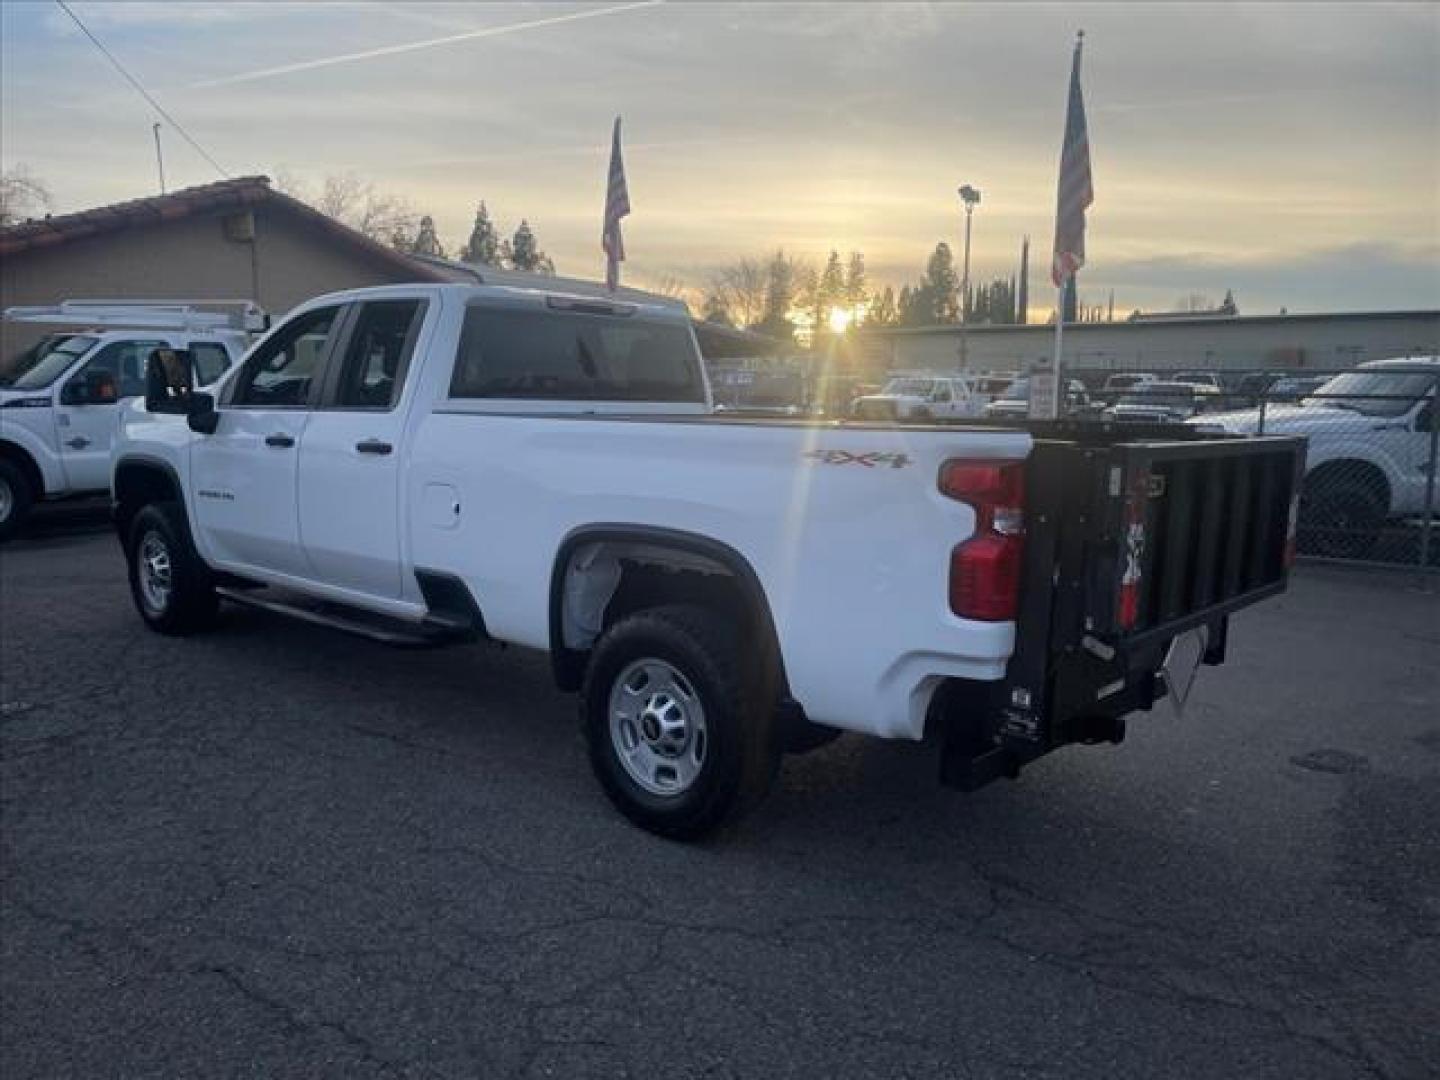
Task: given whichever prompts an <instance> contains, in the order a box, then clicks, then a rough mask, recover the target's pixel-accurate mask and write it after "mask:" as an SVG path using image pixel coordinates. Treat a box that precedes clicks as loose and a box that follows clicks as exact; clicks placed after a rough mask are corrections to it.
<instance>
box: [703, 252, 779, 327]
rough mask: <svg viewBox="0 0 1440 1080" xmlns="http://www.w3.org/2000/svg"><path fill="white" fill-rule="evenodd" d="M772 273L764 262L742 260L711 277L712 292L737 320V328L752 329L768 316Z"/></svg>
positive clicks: (759, 260)
mask: <svg viewBox="0 0 1440 1080" xmlns="http://www.w3.org/2000/svg"><path fill="white" fill-rule="evenodd" d="M768 284H769V270H768V267H767V266H766V264H765V261H764V260H763V259H740V260H739V261H737V262H734V263H731V264H730V265H729V266H722V267H721V268H720V269H719V270H717V271H715V272H714V273H713V274H711V275H710V293H711V294H712V295H714V296H715V297H716V298H717V299H718V300H719V301H720V303H721V304H722V305H723V306H724V308H725V310H726V311H727V312H728V313H729V314H730V317H731V318H732V319H733V320H734V322H735V325H737V326H743V327H752V326H756V325H758V324H759V322H760V320H761V319H763V318H764V317H765V295H766V290H767V287H768Z"/></svg>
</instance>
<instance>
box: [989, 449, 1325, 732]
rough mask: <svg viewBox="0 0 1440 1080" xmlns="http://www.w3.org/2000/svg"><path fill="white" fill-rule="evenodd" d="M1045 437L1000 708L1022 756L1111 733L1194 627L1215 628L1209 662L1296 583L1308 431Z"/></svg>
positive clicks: (1032, 468)
mask: <svg viewBox="0 0 1440 1080" xmlns="http://www.w3.org/2000/svg"><path fill="white" fill-rule="evenodd" d="M1034 434H1035V436H1036V444H1035V451H1034V454H1033V456H1032V458H1031V460H1030V464H1029V468H1028V473H1027V484H1028V497H1027V508H1026V538H1025V544H1026V554H1025V570H1024V580H1023V583H1022V587H1021V597H1020V616H1019V619H1018V626H1017V631H1018V632H1017V641H1016V650H1015V654H1014V656H1013V658H1012V660H1011V662H1010V665H1009V667H1008V669H1007V678H1006V680H1005V682H1004V684H1003V688H1002V689H1001V691H1000V696H1001V698H1002V700H1001V701H999V702H997V706H998V708H999V710H1000V715H1001V722H1000V724H999V731H998V734H999V735H1000V736H1001V737H1002V738H1003V739H1004V740H1005V741H1006V742H1008V743H1010V744H1011V749H1012V750H1013V751H1015V752H1018V753H1019V754H1020V756H1022V757H1027V758H1028V757H1035V756H1039V754H1043V753H1045V752H1046V751H1048V750H1050V749H1053V748H1054V747H1056V746H1059V745H1061V744H1063V743H1067V742H1074V741H1089V740H1093V739H1097V738H1107V737H1116V732H1117V729H1116V728H1115V726H1114V723H1115V722H1116V721H1119V719H1120V718H1121V717H1123V716H1124V714H1125V713H1127V712H1130V711H1133V710H1135V709H1143V708H1148V707H1149V706H1150V705H1151V704H1152V703H1153V702H1154V700H1155V697H1156V696H1157V694H1158V693H1159V692H1160V690H1159V688H1158V687H1157V685H1156V682H1157V680H1156V678H1155V672H1156V670H1157V668H1158V667H1159V666H1160V664H1161V662H1162V661H1163V659H1164V655H1165V650H1166V649H1167V648H1168V646H1169V644H1170V642H1171V641H1172V640H1173V639H1174V638H1175V637H1176V636H1177V635H1179V634H1181V633H1183V632H1185V631H1186V630H1189V629H1192V628H1194V627H1199V626H1205V627H1208V628H1209V646H1208V649H1207V653H1206V659H1207V661H1208V662H1210V663H1219V662H1221V660H1223V658H1224V648H1225V636H1226V628H1227V622H1226V620H1227V618H1228V616H1229V614H1230V613H1231V612H1233V611H1236V610H1238V609H1240V608H1243V607H1245V606H1247V605H1249V604H1253V603H1256V602H1257V601H1259V600H1262V599H1264V598H1265V597H1267V596H1271V595H1273V594H1275V593H1277V592H1280V591H1282V590H1283V589H1284V588H1285V584H1286V579H1287V576H1288V572H1289V562H1290V559H1289V551H1290V550H1293V549H1292V547H1291V545H1293V543H1294V521H1295V518H1294V515H1295V511H1296V505H1297V503H1296V499H1297V496H1298V492H1299V486H1300V480H1301V478H1302V476H1303V474H1304V458H1305V443H1304V440H1302V439H1293V438H1270V437H1266V438H1244V439H1237V438H1214V437H1193V433H1190V432H1188V431H1187V430H1186V429H1180V430H1177V429H1176V428H1175V427H1172V426H1165V427H1158V426H1157V427H1155V428H1152V429H1146V430H1145V431H1142V432H1135V433H1133V434H1131V433H1128V432H1125V431H1117V430H1116V429H1114V428H1109V427H1105V428H1098V427H1097V428H1093V429H1089V430H1087V429H1086V428H1085V427H1084V426H1078V425H1075V426H1070V427H1068V428H1064V427H1059V426H1057V427H1056V428H1054V429H1051V430H1050V431H1048V432H1047V431H1043V430H1038V429H1037V430H1036V431H1035V432H1034ZM1187 435H1188V436H1190V437H1187ZM1060 436H1064V437H1060ZM1119 440H1123V441H1119ZM1118 731H1119V732H1120V733H1123V727H1122V728H1119V729H1118Z"/></svg>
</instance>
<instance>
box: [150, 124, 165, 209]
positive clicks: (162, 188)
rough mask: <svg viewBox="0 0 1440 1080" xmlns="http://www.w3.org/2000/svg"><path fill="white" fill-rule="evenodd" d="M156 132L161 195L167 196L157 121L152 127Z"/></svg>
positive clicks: (156, 162)
mask: <svg viewBox="0 0 1440 1080" xmlns="http://www.w3.org/2000/svg"><path fill="white" fill-rule="evenodd" d="M152 130H153V131H154V132H155V168H156V169H157V170H158V171H159V173H160V194H161V195H164V194H165V158H164V157H163V156H162V155H161V153H160V122H159V121H158V120H157V121H156V122H155V123H154V124H153V125H152Z"/></svg>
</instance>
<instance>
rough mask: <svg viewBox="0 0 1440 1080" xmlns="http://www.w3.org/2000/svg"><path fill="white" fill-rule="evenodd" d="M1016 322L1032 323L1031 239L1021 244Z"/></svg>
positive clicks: (1026, 238) (1022, 324) (1022, 323)
mask: <svg viewBox="0 0 1440 1080" xmlns="http://www.w3.org/2000/svg"><path fill="white" fill-rule="evenodd" d="M1015 321H1016V322H1017V323H1019V324H1020V325H1021V326H1024V325H1025V324H1026V323H1027V322H1029V321H1030V237H1028V236H1027V237H1025V239H1024V241H1023V242H1022V243H1021V244H1020V295H1019V296H1018V297H1016V299H1015Z"/></svg>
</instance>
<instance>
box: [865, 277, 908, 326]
mask: <svg viewBox="0 0 1440 1080" xmlns="http://www.w3.org/2000/svg"><path fill="white" fill-rule="evenodd" d="M899 319H900V313H899V312H898V311H897V310H896V308H895V290H894V289H892V288H891V287H890V286H889V285H886V286H885V289H884V291H883V292H881V293H879V294H878V295H877V296H876V297H875V301H874V303H872V304H871V305H870V310H869V311H868V312H867V313H866V315H865V324H866V325H867V326H894V325H895V324H896V323H897V322H898V321H899Z"/></svg>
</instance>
